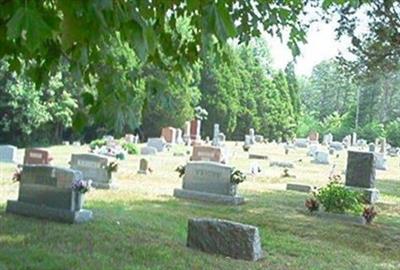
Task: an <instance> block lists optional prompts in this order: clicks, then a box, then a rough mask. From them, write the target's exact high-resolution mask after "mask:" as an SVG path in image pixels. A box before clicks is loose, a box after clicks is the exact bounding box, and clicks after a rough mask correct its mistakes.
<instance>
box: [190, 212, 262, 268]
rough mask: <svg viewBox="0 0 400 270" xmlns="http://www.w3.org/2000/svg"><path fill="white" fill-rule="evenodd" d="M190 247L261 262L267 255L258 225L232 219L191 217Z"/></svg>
mask: <svg viewBox="0 0 400 270" xmlns="http://www.w3.org/2000/svg"><path fill="white" fill-rule="evenodd" d="M187 246H188V247H189V248H193V249H198V250H201V251H204V252H207V253H211V254H219V255H224V256H229V257H231V258H234V259H240V260H248V261H257V260H259V259H262V258H263V257H264V255H265V253H264V251H263V250H262V248H261V238H260V234H259V231H258V228H257V227H255V226H251V225H247V224H241V223H237V222H232V221H228V220H219V219H205V218H194V219H189V223H188V236H187Z"/></svg>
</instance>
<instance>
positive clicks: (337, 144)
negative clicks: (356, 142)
mask: <svg viewBox="0 0 400 270" xmlns="http://www.w3.org/2000/svg"><path fill="white" fill-rule="evenodd" d="M329 147H330V148H333V149H335V151H342V150H343V149H344V145H343V143H341V142H331V143H330V144H329Z"/></svg>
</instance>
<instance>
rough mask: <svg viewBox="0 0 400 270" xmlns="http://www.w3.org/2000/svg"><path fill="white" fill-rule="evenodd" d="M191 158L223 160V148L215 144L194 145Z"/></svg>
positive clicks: (197, 159) (194, 159) (195, 159)
mask: <svg viewBox="0 0 400 270" xmlns="http://www.w3.org/2000/svg"><path fill="white" fill-rule="evenodd" d="M190 160H192V161H213V162H223V161H224V157H223V153H222V148H220V147H215V146H194V147H193V154H192V156H191V158H190Z"/></svg>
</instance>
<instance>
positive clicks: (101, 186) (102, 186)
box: [92, 181, 118, 189]
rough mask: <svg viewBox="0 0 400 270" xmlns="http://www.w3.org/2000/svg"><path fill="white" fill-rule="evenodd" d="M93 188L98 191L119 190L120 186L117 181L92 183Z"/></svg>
mask: <svg viewBox="0 0 400 270" xmlns="http://www.w3.org/2000/svg"><path fill="white" fill-rule="evenodd" d="M92 187H93V188H96V189H117V188H118V186H117V184H116V183H115V181H113V182H110V183H99V182H92Z"/></svg>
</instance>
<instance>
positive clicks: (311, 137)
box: [308, 131, 319, 142]
mask: <svg viewBox="0 0 400 270" xmlns="http://www.w3.org/2000/svg"><path fill="white" fill-rule="evenodd" d="M308 140H309V141H310V142H318V140H319V133H318V132H316V131H312V132H310V134H309V135H308Z"/></svg>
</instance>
